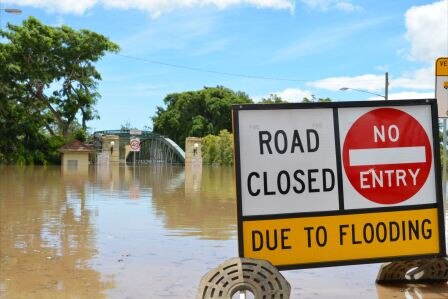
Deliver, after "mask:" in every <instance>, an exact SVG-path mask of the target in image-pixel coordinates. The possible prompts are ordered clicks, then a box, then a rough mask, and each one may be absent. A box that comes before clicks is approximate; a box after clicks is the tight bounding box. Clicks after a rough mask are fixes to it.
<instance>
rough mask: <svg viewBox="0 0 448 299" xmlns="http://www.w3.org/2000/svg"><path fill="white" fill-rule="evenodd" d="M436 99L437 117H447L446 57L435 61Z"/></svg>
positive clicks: (447, 83)
mask: <svg viewBox="0 0 448 299" xmlns="http://www.w3.org/2000/svg"><path fill="white" fill-rule="evenodd" d="M436 99H437V105H438V116H439V117H441V118H447V117H448V57H440V58H438V59H437V60H436Z"/></svg>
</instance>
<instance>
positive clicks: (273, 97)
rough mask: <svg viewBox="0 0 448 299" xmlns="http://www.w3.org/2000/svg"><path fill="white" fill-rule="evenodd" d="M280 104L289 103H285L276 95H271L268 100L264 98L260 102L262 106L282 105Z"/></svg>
mask: <svg viewBox="0 0 448 299" xmlns="http://www.w3.org/2000/svg"><path fill="white" fill-rule="evenodd" d="M280 103H287V101H284V100H283V99H282V98H281V97H280V96H278V95H276V94H270V95H269V97H267V98H262V99H261V101H260V104H280Z"/></svg>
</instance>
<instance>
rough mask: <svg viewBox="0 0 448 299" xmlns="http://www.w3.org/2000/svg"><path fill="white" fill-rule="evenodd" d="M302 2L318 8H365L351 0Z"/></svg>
mask: <svg viewBox="0 0 448 299" xmlns="http://www.w3.org/2000/svg"><path fill="white" fill-rule="evenodd" d="M301 2H302V3H303V4H305V5H306V6H308V7H310V8H312V9H318V10H329V9H338V10H342V11H347V12H352V11H361V10H363V9H362V7H361V6H359V5H355V4H353V3H352V2H351V1H349V0H301Z"/></svg>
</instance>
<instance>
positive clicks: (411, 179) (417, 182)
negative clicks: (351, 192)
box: [342, 108, 432, 204]
mask: <svg viewBox="0 0 448 299" xmlns="http://www.w3.org/2000/svg"><path fill="white" fill-rule="evenodd" d="M342 159H343V164H344V170H345V173H346V174H347V177H348V179H349V181H350V183H351V184H352V186H353V187H354V188H355V189H356V190H357V191H358V192H359V193H360V194H361V195H362V196H364V197H365V198H366V199H368V200H371V201H373V202H376V203H380V204H396V203H400V202H403V201H405V200H407V199H409V198H410V197H412V196H413V195H415V194H416V193H417V192H418V191H419V190H420V189H421V188H422V186H423V185H424V183H425V182H426V180H427V178H428V175H429V171H430V169H431V165H432V150H431V145H430V142H429V137H428V134H427V132H426V131H425V129H424V128H423V127H422V125H421V124H420V123H419V121H418V120H416V119H415V118H414V117H412V116H411V115H409V114H408V113H406V112H404V111H402V110H399V109H395V108H378V109H374V110H371V111H369V112H367V113H365V114H364V115H362V116H361V117H360V118H358V119H357V120H356V121H355V122H354V123H353V125H352V126H351V128H350V130H349V131H348V133H347V136H346V137H345V141H344V146H343V150H342Z"/></svg>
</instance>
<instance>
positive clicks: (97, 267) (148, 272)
mask: <svg viewBox="0 0 448 299" xmlns="http://www.w3.org/2000/svg"><path fill="white" fill-rule="evenodd" d="M236 229H237V228H236V203H235V187H234V175H233V169H232V168H225V167H219V168H216V167H202V168H201V167H186V168H184V167H181V166H157V167H156V166H139V167H136V168H132V167H130V166H112V165H111V166H108V167H102V168H98V169H95V168H91V169H84V170H79V171H68V172H66V173H62V171H61V169H60V168H59V167H54V166H52V167H37V166H35V167H14V166H0V298H8V299H9V298H89V299H95V298H120V299H121V298H194V297H195V295H196V290H197V288H198V284H199V281H200V279H201V277H202V276H203V275H204V274H205V273H206V272H207V271H208V270H210V269H211V268H213V267H215V266H217V265H218V264H220V263H221V262H223V261H225V260H227V259H229V258H231V257H234V256H237V250H238V249H237V234H236ZM379 266H380V265H379V264H368V265H359V266H345V267H331V268H319V269H306V270H297V271H284V272H282V274H283V275H284V276H285V277H286V278H287V279H288V281H289V282H290V283H291V287H292V294H291V295H292V296H291V298H338V297H339V298H363V299H367V298H448V288H447V287H446V285H445V284H442V285H440V284H439V285H431V286H425V285H401V286H395V287H392V286H389V287H381V286H377V285H375V283H374V282H375V278H376V275H377V272H378V269H379Z"/></svg>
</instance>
